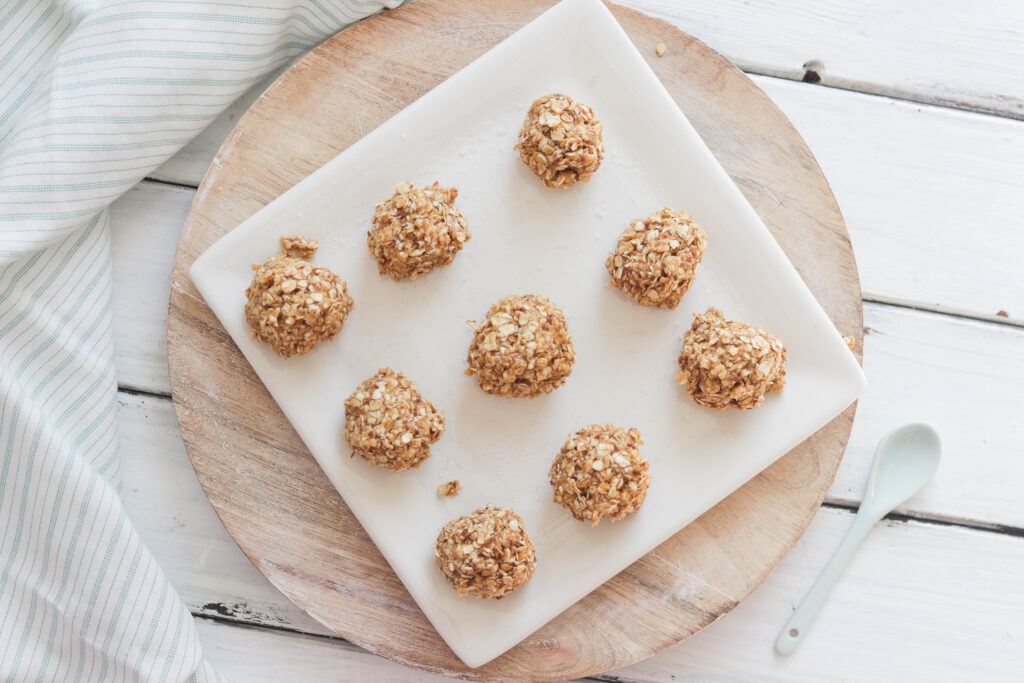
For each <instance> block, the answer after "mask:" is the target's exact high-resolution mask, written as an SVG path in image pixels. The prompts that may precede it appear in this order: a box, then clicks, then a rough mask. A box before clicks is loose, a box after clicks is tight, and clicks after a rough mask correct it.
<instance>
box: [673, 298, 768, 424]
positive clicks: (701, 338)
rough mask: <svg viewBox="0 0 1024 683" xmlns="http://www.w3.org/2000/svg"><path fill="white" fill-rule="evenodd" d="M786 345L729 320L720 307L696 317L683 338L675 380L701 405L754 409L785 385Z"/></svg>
mask: <svg viewBox="0 0 1024 683" xmlns="http://www.w3.org/2000/svg"><path fill="white" fill-rule="evenodd" d="M785 363H786V347H785V346H783V345H782V342H781V341H779V340H778V338H777V337H775V336H773V335H771V334H769V333H768V332H765V331H764V330H763V329H761V328H760V327H756V326H754V325H748V324H747V323H742V322H738V321H735V320H726V319H725V318H724V317H723V316H722V312H721V311H720V310H718V309H717V308H709V309H708V310H707V311H706V312H705V313H704V314H703V315H700V314H695V315H694V320H693V324H692V325H691V326H690V330H689V332H687V333H686V336H685V337H684V338H683V350H682V351H681V352H680V354H679V367H680V368H681V371H680V373H679V374H678V375H677V376H676V381H678V382H679V383H680V384H685V385H686V393H687V395H689V397H690V398H692V399H693V400H694V401H696V402H697V403H699V404H700V405H702V406H706V407H708V408H713V409H715V410H724V409H726V408H740V409H743V410H749V409H750V408H756V407H757V406H759V405H761V403H762V402H763V401H764V396H765V394H767V393H768V392H769V391H781V390H782V387H783V385H784V384H785V383H786V368H785Z"/></svg>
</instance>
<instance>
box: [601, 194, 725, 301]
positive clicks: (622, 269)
mask: <svg viewBox="0 0 1024 683" xmlns="http://www.w3.org/2000/svg"><path fill="white" fill-rule="evenodd" d="M707 243H708V238H707V235H705V234H704V231H703V230H702V229H701V227H700V226H699V225H697V224H696V223H694V222H693V219H692V218H691V217H690V216H688V215H687V214H686V213H685V212H682V211H673V210H672V209H668V208H666V209H662V210H661V211H655V212H654V213H652V214H651V215H650V216H648V217H647V218H644V219H643V220H640V219H638V220H635V221H633V222H632V223H630V224H629V227H628V228H626V230H625V231H624V232H623V233H622V236H621V237H619V243H618V245H617V246H616V247H615V251H613V252H612V253H611V254H610V255H609V256H608V260H607V261H605V264H604V266H605V268H607V269H608V274H609V275H610V276H611V284H612V286H613V287H616V288H618V289H621V290H622V291H623V292H625V293H626V294H627V295H628V296H630V297H632V298H633V300H635V301H636V302H637V303H638V304H641V305H643V306H658V307H660V308H675V307H676V306H678V305H679V300H680V299H682V298H683V295H684V294H686V290H688V289H689V288H690V284H691V283H692V282H693V278H694V276H695V275H696V274H697V268H698V267H699V266H700V261H701V258H703V256H704V248H705V247H706V246H707Z"/></svg>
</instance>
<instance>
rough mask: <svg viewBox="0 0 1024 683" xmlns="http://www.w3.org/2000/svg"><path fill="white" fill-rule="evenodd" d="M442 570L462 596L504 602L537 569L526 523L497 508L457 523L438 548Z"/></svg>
mask: <svg viewBox="0 0 1024 683" xmlns="http://www.w3.org/2000/svg"><path fill="white" fill-rule="evenodd" d="M434 556H435V557H436V558H437V567H438V569H440V570H441V573H442V574H444V577H445V578H446V579H448V582H449V583H451V584H452V586H453V587H454V588H455V590H456V591H457V592H458V594H459V595H472V596H475V597H478V598H494V599H501V598H503V597H505V596H506V595H508V594H509V593H511V592H512V591H514V590H515V589H516V588H519V587H520V586H522V585H523V584H524V583H526V582H527V581H529V580H530V577H531V576H533V570H534V569H536V568H537V556H536V552H535V551H534V547H533V541H531V540H530V537H529V535H528V534H527V533H526V528H525V527H524V526H523V520H522V518H521V517H520V516H519V515H517V514H516V513H515V512H513V511H512V510H509V509H507V508H499V507H495V506H494V505H488V506H486V507H482V508H480V509H478V510H476V511H474V512H473V513H472V514H469V515H464V516H462V517H459V518H458V519H453V520H452V521H450V522H448V523H447V524H445V525H444V528H443V529H441V533H440V534H438V536H437V542H436V543H434Z"/></svg>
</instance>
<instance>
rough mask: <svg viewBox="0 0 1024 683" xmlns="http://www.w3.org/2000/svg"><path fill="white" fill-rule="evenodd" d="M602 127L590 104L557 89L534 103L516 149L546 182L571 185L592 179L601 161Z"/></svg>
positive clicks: (602, 154) (555, 185)
mask: <svg viewBox="0 0 1024 683" xmlns="http://www.w3.org/2000/svg"><path fill="white" fill-rule="evenodd" d="M602 128H603V124H602V123H601V122H600V121H598V120H597V118H596V117H595V116H594V111H593V110H592V109H591V108H590V107H588V106H587V105H585V104H580V103H579V102H577V101H575V100H574V99H572V98H571V97H569V96H568V95H563V94H561V93H555V94H554V95H547V96H545V97H541V98H540V99H539V100H536V101H535V102H534V103H533V104H532V105H531V106H530V111H528V112H527V114H526V120H525V121H523V128H522V130H520V131H519V142H518V144H516V149H517V150H519V156H520V158H522V160H523V163H524V164H526V165H527V166H529V167H530V170H531V171H533V172H534V174H536V176H537V177H538V178H540V179H541V180H543V181H544V184H545V185H547V186H548V187H568V186H570V185H575V184H576V183H578V182H586V181H588V180H590V176H591V175H593V173H594V172H595V171H596V170H597V169H598V167H599V166H600V165H601V160H602V159H604V145H602V144H601V129H602Z"/></svg>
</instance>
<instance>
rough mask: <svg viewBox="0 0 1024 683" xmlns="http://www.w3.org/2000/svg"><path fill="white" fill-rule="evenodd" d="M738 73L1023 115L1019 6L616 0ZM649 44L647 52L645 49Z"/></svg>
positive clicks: (1023, 13) (1023, 42)
mask: <svg viewBox="0 0 1024 683" xmlns="http://www.w3.org/2000/svg"><path fill="white" fill-rule="evenodd" d="M621 1H622V3H623V4H625V5H628V6H630V7H634V8H636V9H639V10H642V11H644V12H646V13H647V14H650V15H651V16H655V17H659V18H662V19H665V20H667V21H668V22H669V23H671V24H674V25H675V26H677V27H679V28H680V29H682V30H683V31H685V32H687V33H690V34H692V35H694V36H696V37H698V38H700V39H701V40H702V41H704V42H705V43H707V44H708V45H710V46H711V47H713V48H714V49H715V50H717V51H718V52H720V53H722V54H723V55H725V56H726V57H728V58H729V59H731V60H732V61H734V62H735V63H736V64H737V66H739V67H740V68H741V69H744V70H745V71H752V72H755V73H761V74H767V75H771V76H781V77H784V78H793V79H797V80H799V79H801V78H803V76H804V73H805V71H806V68H805V66H804V65H805V64H806V63H807V62H809V61H812V60H817V61H819V62H821V63H822V64H823V65H824V66H823V68H818V69H817V72H818V74H819V75H820V77H821V82H822V83H823V84H826V85H834V86H837V87H840V88H847V89H850V90H859V91H863V92H871V93H878V94H882V95H890V96H894V97H900V98H906V99H912V100H917V101H920V102H930V103H934V104H939V105H951V106H956V107H963V108H968V109H977V110H980V111H989V112H997V113H999V114H1001V115H1004V116H1012V117H1017V118H1024V4H1022V3H1019V2H1013V0H974V1H973V2H960V3H957V2H934V1H933V0H901V2H899V3H886V2H863V0H815V1H813V2H811V1H804V2H782V1H779V0H688V1H687V2H679V1H678V0H621ZM653 47H654V46H653V45H652V46H651V49H653Z"/></svg>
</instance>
